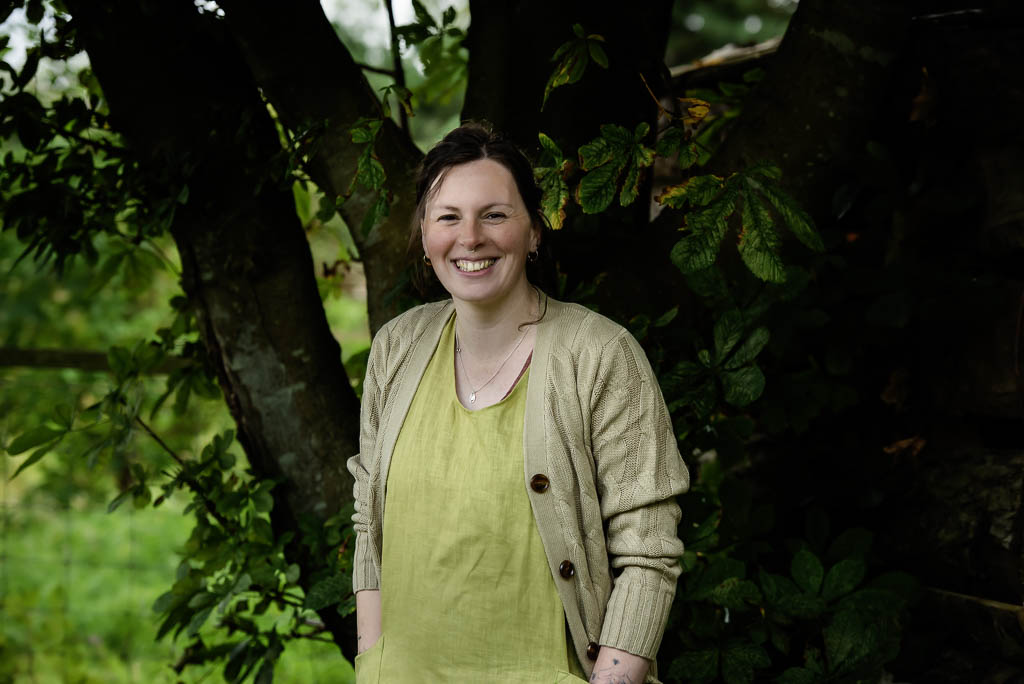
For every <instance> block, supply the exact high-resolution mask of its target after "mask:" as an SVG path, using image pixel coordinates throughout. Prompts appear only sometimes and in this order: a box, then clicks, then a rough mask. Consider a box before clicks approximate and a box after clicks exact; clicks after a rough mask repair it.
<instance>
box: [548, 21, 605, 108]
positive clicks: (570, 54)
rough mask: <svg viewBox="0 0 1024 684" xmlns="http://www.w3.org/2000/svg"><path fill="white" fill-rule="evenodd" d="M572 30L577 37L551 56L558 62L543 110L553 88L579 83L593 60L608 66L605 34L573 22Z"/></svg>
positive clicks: (552, 73)
mask: <svg viewBox="0 0 1024 684" xmlns="http://www.w3.org/2000/svg"><path fill="white" fill-rule="evenodd" d="M572 32H573V33H574V34H575V36H576V37H575V38H573V39H571V40H568V41H566V42H565V43H562V44H561V45H560V46H559V48H558V49H557V50H555V54H554V56H552V58H551V61H552V62H555V63H556V64H555V69H554V71H552V72H551V76H550V77H548V82H547V85H545V86H544V99H543V100H542V101H541V105H540V108H541V110H543V109H544V106H545V105H547V103H548V96H549V95H550V94H551V91H552V90H554V89H555V88H558V87H560V86H564V85H570V84H572V83H577V82H578V81H579V80H580V79H581V78H583V74H584V72H586V70H587V65H589V64H590V62H591V61H593V62H594V63H595V64H597V65H598V66H599V67H601V68H602V69H607V68H608V55H607V54H605V51H604V48H603V47H601V43H603V42H604V36H602V35H600V34H597V33H590V34H588V33H587V32H586V31H584V30H583V27H582V26H580V25H579V24H573V26H572Z"/></svg>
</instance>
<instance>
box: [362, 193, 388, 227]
mask: <svg viewBox="0 0 1024 684" xmlns="http://www.w3.org/2000/svg"><path fill="white" fill-rule="evenodd" d="M390 212H391V202H390V201H389V200H388V195H387V193H386V192H385V191H383V190H381V191H379V192H378V193H377V200H376V201H375V202H374V203H373V204H372V205H371V206H370V208H369V209H368V210H367V212H366V215H365V216H364V217H363V222H362V224H361V225H360V229H361V230H362V231H363V235H364V236H366V235H369V234H370V231H371V230H373V229H374V228H375V227H376V226H377V224H378V223H380V222H381V221H383V220H384V219H385V218H387V216H388V214H389V213H390Z"/></svg>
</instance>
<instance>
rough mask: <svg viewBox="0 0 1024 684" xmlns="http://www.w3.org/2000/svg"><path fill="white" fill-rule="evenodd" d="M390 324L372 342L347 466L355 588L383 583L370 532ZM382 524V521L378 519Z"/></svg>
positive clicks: (373, 512)
mask: <svg viewBox="0 0 1024 684" xmlns="http://www.w3.org/2000/svg"><path fill="white" fill-rule="evenodd" d="M387 348H388V326H384V327H383V328H381V330H380V332H378V333H377V335H376V336H375V337H374V339H373V343H372V344H371V345H370V355H369V357H368V358H367V360H366V377H365V379H364V380H363V398H362V404H361V406H360V411H359V453H358V454H356V455H355V456H352V457H351V458H349V459H348V463H347V465H348V470H349V472H350V473H352V477H353V478H354V480H355V484H354V485H353V487H352V494H353V499H354V504H355V513H354V514H353V515H352V523H353V524H352V527H353V529H354V530H355V532H356V548H355V553H354V555H353V560H352V591H353V593H354V592H357V591H362V590H363V589H378V588H379V586H380V551H381V550H380V549H379V548H377V540H375V539H374V535H373V534H372V533H371V531H370V528H371V524H370V523H371V520H372V518H373V516H374V515H375V509H376V508H377V506H376V502H375V501H374V493H373V484H372V480H371V473H372V472H374V467H373V459H375V458H377V449H376V442H377V431H378V428H379V426H380V415H381V407H382V406H383V395H382V388H383V382H382V378H384V377H386V365H387V364H386V362H387ZM378 527H379V523H378Z"/></svg>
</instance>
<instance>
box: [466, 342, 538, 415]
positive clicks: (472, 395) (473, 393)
mask: <svg viewBox="0 0 1024 684" xmlns="http://www.w3.org/2000/svg"><path fill="white" fill-rule="evenodd" d="M528 330H529V328H527V330H524V331H523V334H522V335H520V336H519V341H518V342H516V346H514V347H512V351H510V352H509V353H508V356H506V357H505V360H504V361H502V362H501V364H499V365H498V370H496V371H494V375H492V376H491V377H489V378H487V382H485V383H484V384H482V385H480V386H479V387H473V381H472V380H471V379H470V377H469V371H467V370H466V362H465V361H464V360H463V359H462V346H461V345H460V344H459V328H458V325H456V327H455V353H456V354H458V355H459V363H461V364H462V374H463V375H465V376H466V382H467V383H469V389H470V390H471V391H470V393H469V403H470V404H475V403H476V393H477V392H479V391H480V390H482V389H483V388H484V387H487V386H488V385H489V384H491V380H494V378H496V377H498V373H500V372H501V369H502V368H504V367H505V364H506V363H508V360H509V359H511V358H512V355H513V354H515V353H516V349H519V345H521V344H522V343H523V340H525V339H526V333H527V332H528Z"/></svg>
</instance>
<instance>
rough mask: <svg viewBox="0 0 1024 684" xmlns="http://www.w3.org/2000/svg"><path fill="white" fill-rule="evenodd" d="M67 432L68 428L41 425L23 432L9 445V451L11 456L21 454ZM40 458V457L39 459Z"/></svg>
mask: <svg viewBox="0 0 1024 684" xmlns="http://www.w3.org/2000/svg"><path fill="white" fill-rule="evenodd" d="M66 432H67V430H61V429H57V428H51V427H47V426H46V425H39V426H37V427H34V428H32V429H31V430H28V431H27V432H24V433H22V434H21V435H19V436H18V437H17V439H15V440H14V441H13V442H11V443H10V444H8V445H7V453H8V454H10V455H11V456H15V455H17V454H20V453H21V452H23V451H28V450H29V449H31V448H32V447H36V446H39V445H40V444H43V443H45V442H50V441H52V440H54V439H57V438H58V437H61V436H62V435H64V434H65V433H66ZM37 460H38V459H37Z"/></svg>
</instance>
